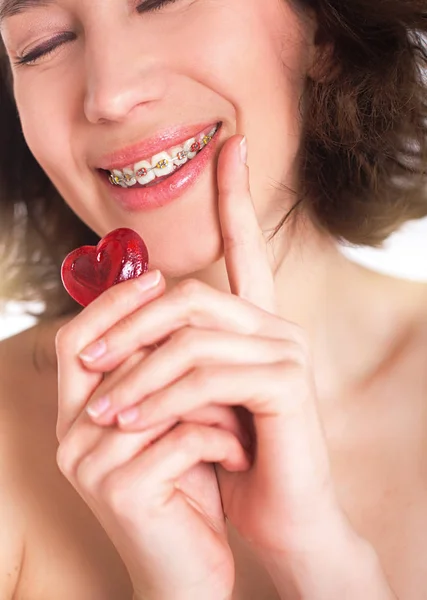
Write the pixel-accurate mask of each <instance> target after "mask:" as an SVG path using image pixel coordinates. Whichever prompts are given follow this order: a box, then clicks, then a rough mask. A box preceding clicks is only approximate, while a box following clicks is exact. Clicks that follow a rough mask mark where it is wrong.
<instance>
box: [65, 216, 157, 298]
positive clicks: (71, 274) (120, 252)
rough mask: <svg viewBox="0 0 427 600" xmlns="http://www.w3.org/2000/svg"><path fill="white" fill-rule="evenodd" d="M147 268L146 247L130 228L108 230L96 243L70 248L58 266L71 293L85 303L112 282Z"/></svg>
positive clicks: (118, 281) (143, 271) (139, 273)
mask: <svg viewBox="0 0 427 600" xmlns="http://www.w3.org/2000/svg"><path fill="white" fill-rule="evenodd" d="M147 271H148V250H147V246H146V245H145V243H144V240H143V239H142V238H141V236H140V235H138V234H137V233H136V231H134V230H133V229H129V228H127V227H120V228H119V229H115V230H114V231H110V233H108V234H107V235H106V236H105V237H103V238H102V240H101V241H100V242H99V243H98V245H97V246H81V247H80V248H77V249H76V250H73V251H72V252H70V253H69V254H68V255H67V256H66V257H65V259H64V261H63V263H62V266H61V279H62V283H63V285H64V287H65V289H66V290H67V292H68V293H69V294H70V296H71V297H72V298H73V299H74V300H75V301H76V302H78V303H79V304H81V305H82V306H87V305H88V304H90V303H91V302H92V301H93V300H95V298H97V297H98V296H99V295H100V294H102V292H104V291H105V290H107V289H108V288H109V287H111V286H112V285H116V284H117V283H120V282H122V281H126V280H128V279H133V278H134V277H139V276H140V275H142V274H143V273H146V272H147Z"/></svg>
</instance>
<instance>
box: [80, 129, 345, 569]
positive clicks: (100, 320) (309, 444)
mask: <svg viewBox="0 0 427 600" xmlns="http://www.w3.org/2000/svg"><path fill="white" fill-rule="evenodd" d="M238 141H239V140H238V139H237V138H232V139H231V140H229V141H228V142H227V143H226V144H225V147H224V149H223V152H222V153H221V156H220V160H219V165H218V182H219V191H220V196H219V210H220V219H221V227H222V234H223V239H224V252H225V261H226V267H227V272H228V277H229V281H230V289H231V291H232V294H228V293H223V292H219V291H217V290H214V289H212V288H211V287H209V286H208V285H205V284H203V283H201V282H198V281H197V280H186V281H184V282H182V283H181V284H179V285H178V286H176V287H175V288H174V289H172V290H171V291H170V292H169V293H167V294H165V295H163V296H161V297H158V298H156V299H155V300H154V301H153V302H150V303H149V304H147V305H144V306H143V307H142V308H141V309H139V310H133V311H132V312H131V311H129V310H128V313H130V312H131V314H128V316H127V317H126V320H125V321H123V320H122V321H121V323H119V324H117V325H116V321H117V316H116V311H115V309H114V310H109V311H108V310H101V307H104V304H103V300H102V299H101V300H100V301H99V303H98V304H96V303H95V302H94V303H93V305H92V307H88V310H87V312H86V314H85V315H84V316H82V320H81V324H82V329H84V328H85V327H87V328H88V329H90V332H91V335H92V336H93V338H92V340H91V341H92V342H95V340H97V339H98V338H101V337H102V343H103V347H104V348H105V353H104V354H103V355H102V356H100V357H99V358H98V359H97V360H92V361H90V360H86V362H85V364H86V365H87V368H88V369H90V370H91V371H92V372H93V374H94V376H95V374H96V373H98V372H99V371H105V370H109V369H114V368H116V367H117V365H119V364H120V363H121V362H122V361H123V360H125V359H126V357H127V356H129V355H131V354H133V353H134V352H136V351H137V350H138V349H139V348H140V347H141V346H142V345H149V344H155V343H158V342H163V343H162V345H161V346H160V347H159V348H157V349H156V350H155V351H153V352H152V353H151V354H150V355H149V356H148V357H147V358H145V360H143V361H142V362H139V363H138V364H137V365H136V366H135V367H134V368H133V369H132V370H131V371H129V372H128V373H127V374H126V376H124V377H123V378H121V380H120V381H116V382H115V384H114V385H111V386H108V389H107V390H105V389H104V390H102V394H101V392H100V391H99V390H96V392H95V393H94V394H93V397H92V401H91V404H90V406H89V409H92V410H91V414H92V418H93V420H94V422H96V423H97V424H99V425H104V426H108V425H111V424H113V423H116V422H117V419H118V422H119V425H120V427H121V428H122V429H123V430H124V431H144V429H145V428H150V427H153V426H156V425H159V424H161V423H164V422H168V421H170V420H172V421H173V422H175V423H179V422H180V421H182V420H183V419H185V418H189V415H190V414H191V413H192V412H193V411H194V410H196V409H201V408H207V407H210V406H222V407H235V406H238V407H239V415H240V417H245V419H246V426H247V427H248V428H249V429H250V426H251V425H252V433H253V456H252V458H253V464H252V468H251V469H249V470H237V471H236V472H227V471H226V470H225V469H224V468H223V466H221V465H219V466H218V468H217V474H218V480H219V485H220V491H221V496H222V503H223V508H224V512H225V514H226V516H227V517H228V519H229V520H230V521H231V523H232V524H233V525H234V526H235V527H236V528H237V530H238V531H239V533H240V534H241V535H242V536H243V537H244V538H246V539H247V540H248V541H249V542H250V543H251V544H252V546H253V549H254V550H255V551H256V552H258V554H259V556H260V557H261V558H262V557H268V556H271V555H289V553H292V551H294V550H295V551H297V550H300V549H301V548H302V547H304V545H305V544H309V543H310V541H311V540H314V539H315V538H316V537H317V538H320V539H322V538H321V537H320V536H324V535H325V534H326V535H327V532H328V527H329V526H331V527H333V528H334V531H335V530H336V525H338V526H339V527H341V524H343V523H344V516H343V514H342V513H341V511H340V509H339V507H338V504H337V500H336V495H335V490H334V486H333V482H332V478H331V474H330V467H329V458H328V452H327V447H326V443H325V440H324V436H323V432H322V427H321V423H320V419H319V415H318V411H317V406H316V402H317V398H316V388H315V383H314V376H313V366H312V360H311V353H310V347H309V343H308V341H307V337H306V334H305V332H304V331H303V330H302V329H301V328H300V327H299V326H298V325H297V324H294V323H291V322H289V321H286V320H285V319H283V318H281V317H280V316H278V314H277V312H278V311H277V298H276V296H275V286H274V276H273V273H272V269H271V266H270V264H269V260H268V253H267V245H266V242H265V240H264V237H263V234H262V232H261V230H260V228H259V226H258V222H257V218H256V214H255V210H254V207H253V203H252V200H251V196H250V191H249V181H248V169H247V167H245V166H243V165H240V166H239V164H238V161H237V160H236V156H237V151H238V143H237V142H238ZM161 285H163V282H162V284H161ZM121 291H123V295H124V294H125V289H124V288H123V290H117V298H119V293H120V292H121ZM132 292H133V296H132V297H129V303H130V304H131V305H132V307H135V304H136V298H137V291H136V289H134V288H132ZM126 293H127V290H126ZM124 304H125V302H124V300H123V301H120V300H119V299H117V307H119V306H124ZM107 312H108V313H109V314H108V316H105V315H106V313H107ZM124 317H125V315H124V314H123V312H122V313H121V314H120V318H121V319H123V318H124ZM85 337H86V339H88V338H89V335H88V336H85ZM165 340H166V341H165ZM82 341H83V340H82ZM82 354H86V353H82ZM106 392H107V394H105V393H106ZM100 400H102V402H101V404H103V405H104V409H105V411H104V412H103V413H102V414H100V415H99V416H98V417H96V416H94V412H93V411H94V410H95V409H96V408H97V404H98V403H99V401H100ZM107 401H108V403H109V404H107ZM80 406H82V405H80ZM79 408H80V407H79Z"/></svg>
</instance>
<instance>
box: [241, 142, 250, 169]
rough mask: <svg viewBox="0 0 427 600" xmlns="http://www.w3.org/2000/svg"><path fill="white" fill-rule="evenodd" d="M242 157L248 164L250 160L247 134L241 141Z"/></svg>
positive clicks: (243, 161) (244, 162)
mask: <svg viewBox="0 0 427 600" xmlns="http://www.w3.org/2000/svg"><path fill="white" fill-rule="evenodd" d="M240 159H241V161H242V163H243V164H244V165H246V163H247V160H248V142H247V141H246V136H244V138H243V139H242V141H241V142H240Z"/></svg>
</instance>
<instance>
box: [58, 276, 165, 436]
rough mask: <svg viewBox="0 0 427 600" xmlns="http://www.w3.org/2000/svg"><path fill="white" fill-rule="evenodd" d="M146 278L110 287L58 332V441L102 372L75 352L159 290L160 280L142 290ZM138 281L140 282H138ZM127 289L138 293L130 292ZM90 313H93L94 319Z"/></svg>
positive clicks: (85, 400)
mask: <svg viewBox="0 0 427 600" xmlns="http://www.w3.org/2000/svg"><path fill="white" fill-rule="evenodd" d="M147 277H148V273H146V274H144V275H142V276H141V277H138V278H137V279H132V280H129V281H126V282H123V283H120V284H118V285H116V286H113V287H112V288H110V289H109V290H107V291H106V292H104V293H103V294H101V296H99V297H98V298H97V299H96V300H94V301H93V302H92V303H91V304H89V306H87V307H86V308H84V309H83V310H82V311H81V312H80V313H79V314H78V315H77V316H76V317H74V318H73V319H72V320H71V321H69V322H68V323H67V324H66V325H65V326H63V327H61V329H60V330H59V331H58V333H57V335H56V340H55V343H56V354H57V362H58V421H57V437H58V439H59V440H60V441H61V439H62V438H63V437H64V435H65V434H66V433H67V431H68V430H69V428H70V426H71V424H72V423H73V422H74V420H75V419H76V418H77V416H78V415H79V413H80V412H81V411H82V410H83V408H84V406H85V404H86V402H87V400H88V398H89V397H90V396H91V395H92V394H93V392H94V391H95V389H96V388H97V387H98V386H99V385H100V383H101V382H102V379H103V375H102V373H94V372H90V371H89V370H88V369H86V368H85V366H84V364H83V363H82V361H81V360H80V358H79V357H78V354H79V352H80V351H81V350H82V349H83V348H84V347H85V346H86V345H87V344H88V343H89V342H91V341H93V340H94V339H96V338H97V333H98V332H97V329H96V328H97V327H98V331H100V332H101V333H104V332H105V330H107V329H108V328H109V327H111V326H112V325H113V324H115V323H116V322H117V320H118V319H120V318H122V317H123V316H126V315H127V314H128V312H129V311H130V310H134V309H136V308H139V307H141V306H142V305H143V304H144V303H146V302H149V301H150V300H152V299H153V298H155V297H156V296H158V295H159V294H161V293H163V290H164V280H163V283H161V284H160V285H159V286H158V287H157V288H155V289H152V290H149V291H146V292H144V291H142V290H141V282H142V280H143V279H144V278H147ZM138 280H141V281H139V283H138ZM131 290H132V291H137V292H138V293H130V291H131ZM101 309H102V310H101ZM94 315H97V318H96V319H95V318H94Z"/></svg>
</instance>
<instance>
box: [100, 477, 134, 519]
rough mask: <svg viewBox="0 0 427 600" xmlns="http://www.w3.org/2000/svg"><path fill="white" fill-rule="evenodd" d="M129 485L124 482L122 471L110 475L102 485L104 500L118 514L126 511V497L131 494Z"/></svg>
mask: <svg viewBox="0 0 427 600" xmlns="http://www.w3.org/2000/svg"><path fill="white" fill-rule="evenodd" d="M128 485H129V482H125V481H123V477H122V476H121V474H120V471H117V472H112V473H109V474H108V475H106V476H105V477H104V479H103V481H102V483H101V486H100V492H101V494H102V499H103V501H104V502H105V503H106V504H107V505H108V506H109V507H110V509H111V510H112V511H113V512H114V513H116V514H120V513H121V511H124V510H125V509H124V504H125V500H126V497H125V496H127V495H128V493H129V492H128Z"/></svg>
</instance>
